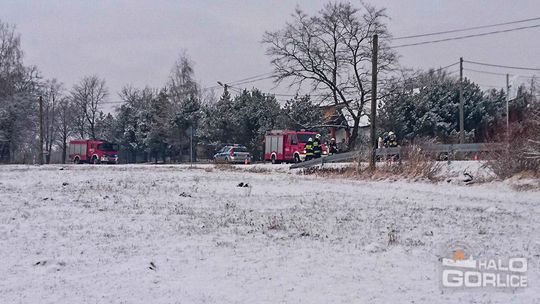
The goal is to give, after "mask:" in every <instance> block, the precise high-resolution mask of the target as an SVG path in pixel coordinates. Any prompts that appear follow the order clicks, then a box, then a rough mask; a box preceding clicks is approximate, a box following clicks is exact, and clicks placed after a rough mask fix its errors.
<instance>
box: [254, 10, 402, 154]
mask: <svg viewBox="0 0 540 304" xmlns="http://www.w3.org/2000/svg"><path fill="white" fill-rule="evenodd" d="M293 17H294V20H293V22H292V23H288V24H287V25H286V26H285V28H284V29H282V30H280V31H276V32H266V33H265V34H264V36H263V43H264V44H265V45H267V55H269V56H270V57H271V58H272V61H271V62H272V64H273V66H274V75H275V79H276V82H277V83H281V82H283V81H285V80H287V81H290V83H289V84H290V86H298V87H300V86H301V85H302V84H304V83H306V84H309V85H310V86H311V87H312V89H313V90H314V91H319V92H321V93H323V95H326V96H328V98H327V99H329V100H330V101H331V102H332V103H333V104H335V105H336V106H340V107H343V108H344V109H345V110H346V113H345V114H348V116H350V117H351V120H352V122H353V125H352V126H350V127H352V134H351V138H350V141H351V146H353V145H354V144H355V141H356V138H357V137H358V129H359V124H360V118H361V116H363V115H365V113H364V110H365V109H364V107H365V106H366V103H367V102H369V101H370V95H371V55H372V37H373V35H374V34H377V35H379V65H378V72H379V73H382V72H385V71H390V70H392V69H393V66H394V63H396V54H395V52H393V51H392V50H391V49H390V48H389V47H388V40H389V38H390V35H389V33H388V30H387V27H386V25H385V23H384V21H385V19H386V15H385V10H384V9H376V8H375V7H372V6H369V5H366V4H364V5H363V6H362V7H361V8H355V7H353V6H352V5H351V4H349V3H329V4H327V5H326V6H325V7H324V8H323V9H322V10H321V11H320V12H319V13H318V14H317V15H315V16H308V15H307V14H305V13H304V12H303V11H301V10H300V9H297V10H296V12H295V14H294V15H293Z"/></svg>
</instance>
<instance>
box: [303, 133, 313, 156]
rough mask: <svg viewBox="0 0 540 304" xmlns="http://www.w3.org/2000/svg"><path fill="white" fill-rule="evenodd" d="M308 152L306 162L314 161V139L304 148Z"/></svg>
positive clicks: (309, 140)
mask: <svg viewBox="0 0 540 304" xmlns="http://www.w3.org/2000/svg"><path fill="white" fill-rule="evenodd" d="M304 149H305V150H306V159H305V160H306V161H308V160H311V159H313V138H311V137H310V138H309V139H308V142H307V143H306V146H305V147H304Z"/></svg>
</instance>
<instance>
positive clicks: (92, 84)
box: [71, 75, 109, 139]
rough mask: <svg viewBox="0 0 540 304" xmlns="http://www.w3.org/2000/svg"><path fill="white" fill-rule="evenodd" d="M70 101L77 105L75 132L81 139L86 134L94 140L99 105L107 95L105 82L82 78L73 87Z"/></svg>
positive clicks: (88, 77) (91, 77)
mask: <svg viewBox="0 0 540 304" xmlns="http://www.w3.org/2000/svg"><path fill="white" fill-rule="evenodd" d="M71 95H72V100H73V102H74V103H75V104H76V105H77V108H78V111H77V117H76V119H75V120H76V121H77V131H78V132H79V135H80V136H81V137H84V136H85V135H86V134H88V135H89V136H90V137H91V138H92V139H96V124H97V121H98V118H99V112H100V108H101V104H102V103H103V101H104V100H105V98H107V96H108V95H109V93H108V90H107V87H106V86H105V80H104V79H100V78H99V77H97V76H95V75H94V76H87V77H84V78H83V79H82V80H81V81H80V83H78V84H76V85H74V86H73V90H72V92H71Z"/></svg>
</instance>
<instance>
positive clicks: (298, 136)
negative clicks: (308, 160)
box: [264, 130, 326, 164]
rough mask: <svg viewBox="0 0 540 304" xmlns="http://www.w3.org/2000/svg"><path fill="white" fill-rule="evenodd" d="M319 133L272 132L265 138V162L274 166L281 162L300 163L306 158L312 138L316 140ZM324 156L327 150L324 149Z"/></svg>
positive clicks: (303, 131) (302, 131) (267, 133)
mask: <svg viewBox="0 0 540 304" xmlns="http://www.w3.org/2000/svg"><path fill="white" fill-rule="evenodd" d="M315 135H317V132H312V131H305V130H301V131H291V130H272V131H268V132H266V134H265V136H264V160H265V161H271V162H272V163H273V164H275V163H280V162H295V163H299V162H301V161H303V160H304V159H305V157H306V155H305V151H304V147H305V145H306V143H307V142H308V139H309V138H310V137H311V138H313V139H315ZM322 152H323V154H326V149H325V147H324V146H323V147H322Z"/></svg>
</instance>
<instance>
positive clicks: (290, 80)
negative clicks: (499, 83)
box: [0, 3, 538, 163]
mask: <svg viewBox="0 0 540 304" xmlns="http://www.w3.org/2000/svg"><path fill="white" fill-rule="evenodd" d="M292 18H293V20H292V21H290V22H289V23H287V24H286V25H285V26H284V27H283V28H282V29H280V30H277V31H273V32H266V33H265V34H264V36H263V41H262V43H263V45H264V46H265V47H266V52H267V55H268V56H269V58H270V60H271V63H272V65H273V67H274V70H273V76H274V79H275V81H276V83H285V84H287V85H290V86H291V87H297V88H298V89H303V91H305V89H306V88H309V90H310V93H309V94H307V95H297V96H295V97H292V98H290V99H289V100H287V101H286V102H285V103H284V104H281V103H280V102H278V100H277V99H276V97H275V95H273V94H270V93H268V92H263V91H261V90H259V89H257V88H252V89H249V90H248V89H238V88H235V87H230V86H227V85H224V86H223V92H219V93H218V92H214V91H211V90H206V89H204V88H202V87H201V86H200V84H199V83H198V82H197V81H196V80H195V71H194V68H193V63H192V62H191V60H190V59H189V56H188V55H187V54H186V53H185V52H184V53H181V54H180V56H179V58H178V60H177V61H176V62H175V63H174V64H173V65H172V68H171V72H170V75H169V77H168V80H167V81H166V83H164V84H163V85H162V86H161V87H159V88H151V87H143V88H136V87H133V86H129V85H128V86H125V87H123V88H122V89H121V91H120V92H118V94H117V95H118V97H117V98H119V99H120V100H121V103H120V104H119V105H118V106H117V107H116V108H115V109H114V110H113V111H109V112H107V111H105V109H106V108H107V107H109V108H110V106H108V105H109V104H111V102H110V100H111V99H112V98H114V99H117V98H116V94H111V92H109V89H108V88H107V85H106V80H105V79H103V78H100V77H99V76H97V75H87V76H84V77H82V78H81V79H80V80H79V81H78V82H77V83H76V84H75V85H73V86H72V87H71V88H66V87H65V86H64V85H63V84H62V83H61V82H60V81H59V80H57V79H43V77H42V76H41V73H40V71H39V69H38V68H37V67H35V66H27V65H25V64H24V61H23V51H22V49H21V45H20V39H21V38H20V35H19V34H18V33H17V32H16V31H15V28H14V26H11V25H9V24H6V23H3V22H2V21H1V20H0V44H1V48H0V162H3V163H33V162H37V161H36V159H37V157H39V155H38V151H39V149H38V148H39V122H40V117H39V115H38V113H39V111H38V110H39V109H38V102H37V100H38V98H39V96H41V97H42V98H43V104H44V107H43V110H44V114H43V126H44V132H43V138H44V150H45V152H46V153H45V155H46V162H49V161H50V155H51V152H53V151H55V150H56V151H61V153H62V155H63V157H62V159H65V158H66V157H65V156H66V152H67V146H68V143H69V140H70V139H103V140H107V141H112V142H116V143H119V144H120V146H121V147H122V151H123V152H124V153H125V156H126V158H127V159H128V160H129V161H130V162H136V161H156V162H157V161H170V162H181V161H183V160H185V156H186V155H190V152H192V151H190V149H191V145H190V140H191V138H193V141H194V142H195V144H196V146H197V147H206V150H204V149H203V150H199V149H198V150H197V151H203V152H201V153H203V154H205V153H207V155H199V156H201V157H202V156H210V154H211V153H212V152H213V151H215V150H216V149H218V148H220V146H221V145H224V144H233V143H234V144H242V145H245V146H246V147H248V148H249V149H250V150H251V151H252V152H253V153H255V155H258V154H260V151H261V149H262V140H263V136H264V133H265V131H267V130H270V129H315V130H317V131H320V132H322V133H324V132H326V130H327V128H326V127H325V119H324V117H323V116H324V113H323V110H322V108H321V106H322V105H326V106H328V105H333V106H335V107H336V108H338V109H340V111H341V112H339V113H337V114H338V116H341V118H343V120H346V121H347V122H348V124H349V126H348V127H349V130H350V142H349V145H350V147H352V148H354V147H355V146H358V145H359V144H362V139H361V138H360V135H359V134H360V133H359V128H360V120H361V118H362V117H364V116H366V115H367V106H368V104H369V102H370V101H371V52H372V46H371V42H372V41H371V39H372V36H373V35H374V34H377V35H378V36H379V44H380V46H379V48H380V49H379V56H380V58H379V66H378V73H379V75H380V76H379V79H380V82H381V83H380V84H379V87H380V88H381V89H380V90H381V91H380V93H379V96H381V97H380V100H379V104H378V120H379V123H378V130H377V132H378V133H379V134H382V133H383V132H385V131H390V130H391V131H394V132H395V133H396V134H397V135H398V138H399V139H400V141H402V142H409V143H414V142H415V141H418V140H421V139H425V138H430V139H436V140H437V141H439V142H444V143H451V142H456V141H457V134H458V128H459V127H458V121H459V120H458V112H459V111H458V105H459V88H460V85H461V84H460V82H459V79H457V77H456V76H453V75H451V74H449V73H447V72H445V71H444V70H441V69H439V70H428V71H421V70H420V71H415V72H414V73H411V72H410V71H407V70H404V69H403V67H401V66H400V65H399V62H398V56H397V54H396V52H395V51H394V50H393V49H392V48H391V47H390V42H391V37H392V36H391V33H390V32H389V31H388V28H387V26H386V22H387V19H388V17H387V16H386V12H385V10H384V9H378V8H376V7H374V6H370V5H368V4H362V5H361V6H360V7H356V6H354V5H352V4H350V3H329V4H327V5H326V6H325V7H324V8H323V9H322V10H321V11H319V12H317V13H315V14H313V15H308V14H306V13H305V12H303V11H302V10H301V9H297V10H296V11H295V13H294V15H293V17H292ZM534 84H535V80H534V79H533V81H532V82H531V87H530V88H526V87H524V86H523V87H520V88H519V90H518V98H516V99H514V100H513V101H511V103H510V112H511V113H512V115H513V117H511V120H512V121H513V122H514V123H517V124H519V122H520V121H523V120H524V119H525V118H526V117H528V115H529V113H532V112H534V111H537V108H538V97H537V96H538V93H537V88H536V87H535V86H534ZM231 90H234V91H231ZM231 93H233V94H231ZM463 95H464V101H465V103H464V109H465V131H466V135H467V140H468V141H469V142H479V141H488V140H496V139H497V136H498V135H499V134H501V132H500V130H501V129H502V128H504V121H505V118H506V92H505V91H503V90H495V89H492V90H482V89H481V88H480V86H479V85H477V84H475V83H474V82H472V81H471V80H470V79H465V80H464V83H463ZM345 117H348V118H350V119H345ZM191 134H193V136H191ZM204 151H206V152H204Z"/></svg>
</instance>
